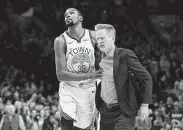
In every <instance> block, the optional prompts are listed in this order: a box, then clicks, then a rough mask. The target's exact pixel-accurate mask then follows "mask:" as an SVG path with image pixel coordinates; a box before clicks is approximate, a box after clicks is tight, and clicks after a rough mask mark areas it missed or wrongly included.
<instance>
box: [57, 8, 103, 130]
mask: <svg viewBox="0 0 183 130" xmlns="http://www.w3.org/2000/svg"><path fill="white" fill-rule="evenodd" d="M82 21H83V16H82V15H81V13H80V11H78V10H77V9H75V8H69V9H67V10H66V12H65V24H66V26H67V27H68V30H66V31H65V32H64V33H63V34H62V35H60V36H59V37H57V38H56V39H55V42H54V50H55V64H56V74H57V77H58V80H59V81H60V88H59V97H60V100H59V102H60V110H61V116H62V118H61V128H62V130H73V128H74V129H75V130H90V129H92V126H93V122H94V118H95V91H96V79H97V78H100V77H101V76H102V72H103V70H101V69H98V70H97V71H95V70H96V69H95V64H96V66H99V65H98V62H96V61H97V59H99V58H97V57H98V56H97V54H100V53H98V52H100V50H99V49H97V46H96V42H95V35H94V31H90V30H87V29H85V28H83V27H82Z"/></svg>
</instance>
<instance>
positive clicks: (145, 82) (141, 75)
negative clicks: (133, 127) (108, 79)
mask: <svg viewBox="0 0 183 130" xmlns="http://www.w3.org/2000/svg"><path fill="white" fill-rule="evenodd" d="M130 71H131V72H132V74H134V76H135V78H136V79H137V80H139V81H140V82H141V85H142V86H141V87H142V88H143V89H142V91H141V92H142V102H141V103H147V104H152V103H153V101H152V84H153V83H152V78H151V76H150V74H149V73H148V71H147V70H146V69H145V68H144V67H143V66H142V64H141V63H140V62H139V60H138V58H137V56H136V54H135V53H134V52H133V51H131V50H129V49H124V48H115V52H114V58H113V76H114V83H115V87H116V91H117V97H118V102H119V106H120V108H121V110H122V111H123V112H124V113H126V114H127V115H129V116H133V117H134V116H136V115H137V112H138V102H137V99H138V98H137V95H136V90H137V89H136V88H135V87H137V86H136V85H134V83H133V80H132V75H131V73H129V72H130ZM100 93H101V84H99V86H98V87H97V91H96V98H95V100H96V106H97V108H99V107H100V104H101V102H102V99H101V97H100ZM139 94H140V93H139ZM138 96H140V95H138Z"/></svg>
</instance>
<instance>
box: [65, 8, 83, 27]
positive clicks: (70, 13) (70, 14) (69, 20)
mask: <svg viewBox="0 0 183 130" xmlns="http://www.w3.org/2000/svg"><path fill="white" fill-rule="evenodd" d="M80 17H81V16H79V13H78V11H77V10H75V9H72V8H71V9H68V10H66V12H65V24H66V26H67V27H70V26H73V25H75V24H76V23H78V22H79V20H80Z"/></svg>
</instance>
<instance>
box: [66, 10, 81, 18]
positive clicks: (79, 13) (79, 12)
mask: <svg viewBox="0 0 183 130" xmlns="http://www.w3.org/2000/svg"><path fill="white" fill-rule="evenodd" d="M68 9H74V10H75V11H77V12H78V15H79V16H82V17H83V13H82V12H81V11H80V10H79V9H77V8H67V9H66V10H68ZM66 10H65V11H66Z"/></svg>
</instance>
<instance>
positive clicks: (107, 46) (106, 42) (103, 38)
mask: <svg viewBox="0 0 183 130" xmlns="http://www.w3.org/2000/svg"><path fill="white" fill-rule="evenodd" d="M96 38H97V43H98V45H99V48H100V50H101V51H103V52H105V53H109V52H110V50H111V48H112V44H114V38H113V36H112V35H110V34H109V33H107V31H106V30H105V29H102V30H98V31H96Z"/></svg>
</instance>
